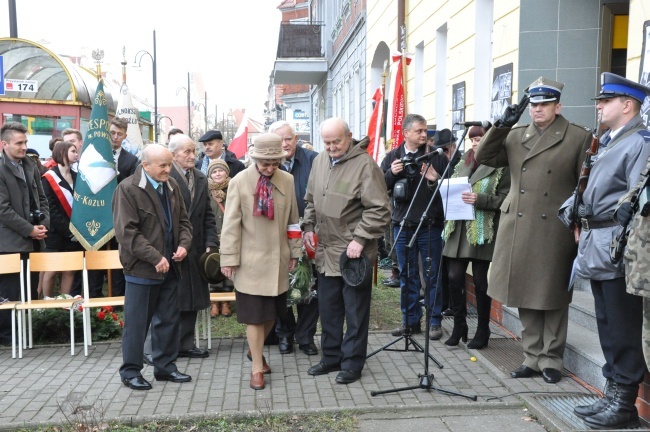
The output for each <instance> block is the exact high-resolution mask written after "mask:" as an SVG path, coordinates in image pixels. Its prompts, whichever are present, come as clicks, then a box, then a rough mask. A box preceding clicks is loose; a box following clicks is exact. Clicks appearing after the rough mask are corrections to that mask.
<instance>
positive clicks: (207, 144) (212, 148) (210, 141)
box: [195, 130, 245, 178]
mask: <svg viewBox="0 0 650 432" xmlns="http://www.w3.org/2000/svg"><path fill="white" fill-rule="evenodd" d="M199 142H202V143H203V156H201V157H200V158H198V159H197V160H196V165H195V166H196V168H198V169H200V170H201V172H202V173H203V174H205V175H207V174H208V165H210V162H212V161H213V160H215V159H219V158H221V159H223V160H225V161H226V163H227V164H228V167H229V168H230V178H233V177H234V176H236V175H237V173H238V172H239V171H242V170H243V169H244V168H245V166H244V164H243V163H242V162H240V161H239V160H238V159H237V157H236V156H235V154H234V153H233V152H229V151H228V150H226V149H224V148H223V136H222V135H221V131H218V130H211V131H207V132H206V133H205V134H204V135H203V136H202V137H201V138H199Z"/></svg>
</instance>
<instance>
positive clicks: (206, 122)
mask: <svg viewBox="0 0 650 432" xmlns="http://www.w3.org/2000/svg"><path fill="white" fill-rule="evenodd" d="M204 100H205V103H203V102H199V103H197V104H196V105H194V107H195V108H197V109H198V107H199V105H203V119H204V120H205V132H207V131H208V107H207V106H205V104H207V103H208V92H205V99H204Z"/></svg>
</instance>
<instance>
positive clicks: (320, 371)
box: [307, 362, 341, 376]
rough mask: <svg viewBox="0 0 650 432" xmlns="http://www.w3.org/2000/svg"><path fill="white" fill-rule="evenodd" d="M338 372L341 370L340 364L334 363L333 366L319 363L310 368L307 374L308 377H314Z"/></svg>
mask: <svg viewBox="0 0 650 432" xmlns="http://www.w3.org/2000/svg"><path fill="white" fill-rule="evenodd" d="M340 370H341V365H340V364H337V363H335V364H327V363H323V362H320V363H318V364H315V365H314V366H312V367H310V368H309V369H307V373H308V374H309V375H314V376H316V375H325V374H328V373H330V372H334V371H340Z"/></svg>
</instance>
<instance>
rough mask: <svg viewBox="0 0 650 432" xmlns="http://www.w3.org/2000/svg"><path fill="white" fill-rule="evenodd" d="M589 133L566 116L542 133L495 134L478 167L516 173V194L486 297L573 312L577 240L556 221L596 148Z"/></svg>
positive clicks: (509, 201) (488, 137) (509, 202)
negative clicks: (570, 308) (589, 153)
mask: <svg viewBox="0 0 650 432" xmlns="http://www.w3.org/2000/svg"><path fill="white" fill-rule="evenodd" d="M591 137H592V135H591V133H590V131H589V130H588V129H586V128H584V127H580V126H576V125H574V124H571V123H569V122H568V121H567V120H566V119H565V118H564V117H562V116H561V115H560V116H558V117H557V118H556V119H555V121H554V122H553V123H551V124H550V125H549V126H548V127H547V128H546V130H545V131H544V133H543V134H541V135H540V133H539V130H538V129H537V127H536V126H535V125H534V124H531V125H526V126H519V127H515V128H512V129H509V128H499V127H492V128H491V129H490V130H489V131H488V132H487V134H485V136H484V137H483V140H482V141H481V144H480V145H479V147H478V149H477V150H478V151H477V152H476V160H477V161H478V162H479V163H481V164H484V165H488V166H492V167H505V166H509V167H510V179H511V186H510V193H509V194H508V196H507V197H506V199H505V200H504V202H503V204H502V205H501V220H500V222H499V233H498V235H497V238H496V243H495V246H494V255H493V258H492V267H491V272H490V283H489V289H488V294H489V295H490V296H491V297H492V298H494V299H495V300H497V301H499V302H501V303H504V304H506V305H508V306H513V307H520V308H528V309H537V310H553V309H560V308H562V307H565V306H567V305H568V304H569V303H570V302H571V293H570V292H569V290H568V289H567V287H568V284H569V278H570V275H571V267H572V264H573V260H574V258H575V254H576V244H575V240H574V238H573V233H572V232H571V231H570V230H568V229H567V228H566V227H565V226H564V225H563V224H562V223H561V222H560V220H559V219H558V218H557V216H556V214H557V211H558V209H559V208H560V206H561V205H562V203H563V202H564V201H565V200H566V199H567V198H568V197H569V196H570V195H571V194H572V193H573V191H574V189H575V187H576V185H577V183H578V177H579V175H580V168H581V165H582V162H583V160H584V158H585V151H586V149H587V147H588V146H589V144H590V142H591Z"/></svg>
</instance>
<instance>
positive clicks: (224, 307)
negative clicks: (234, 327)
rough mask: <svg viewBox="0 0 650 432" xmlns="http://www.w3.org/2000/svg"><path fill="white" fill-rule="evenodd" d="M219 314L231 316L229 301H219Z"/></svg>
mask: <svg viewBox="0 0 650 432" xmlns="http://www.w3.org/2000/svg"><path fill="white" fill-rule="evenodd" d="M221 315H223V316H225V317H229V316H232V312H231V311H230V302H221Z"/></svg>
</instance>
